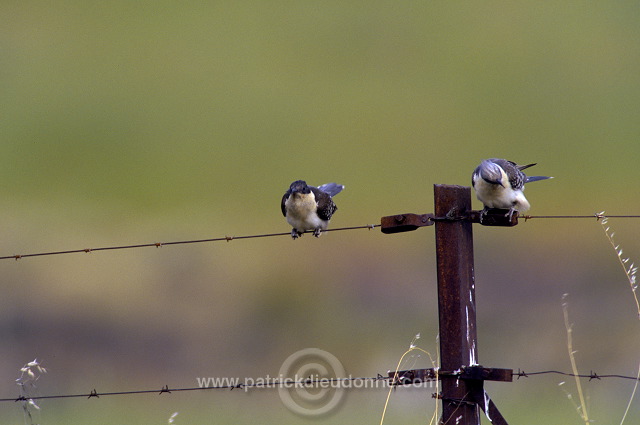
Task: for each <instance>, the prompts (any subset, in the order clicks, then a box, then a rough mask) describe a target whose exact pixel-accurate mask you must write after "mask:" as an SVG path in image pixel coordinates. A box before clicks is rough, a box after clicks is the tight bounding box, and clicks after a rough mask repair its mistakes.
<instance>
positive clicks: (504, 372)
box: [389, 366, 513, 385]
mask: <svg viewBox="0 0 640 425" xmlns="http://www.w3.org/2000/svg"><path fill="white" fill-rule="evenodd" d="M447 378H455V379H472V380H476V381H501V382H512V381H513V369H498V368H487V367H482V366H465V367H463V368H460V370H456V371H447V370H439V369H435V368H430V369H410V370H400V371H398V372H397V373H396V372H395V371H390V372H389V383H390V384H391V385H410V384H418V383H421V382H428V381H435V380H438V379H447Z"/></svg>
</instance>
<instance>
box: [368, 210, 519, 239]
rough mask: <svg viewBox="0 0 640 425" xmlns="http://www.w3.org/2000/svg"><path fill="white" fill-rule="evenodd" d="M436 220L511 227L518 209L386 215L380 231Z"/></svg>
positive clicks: (407, 228) (412, 227)
mask: <svg viewBox="0 0 640 425" xmlns="http://www.w3.org/2000/svg"><path fill="white" fill-rule="evenodd" d="M437 221H469V222H471V223H479V224H482V225H483V226H496V227H513V226H516V225H517V224H518V211H514V212H513V214H509V210H501V209H497V208H490V209H488V210H485V211H475V210H471V211H465V212H464V213H462V214H458V213H457V212H455V211H450V214H447V215H446V216H444V217H436V216H435V215H434V214H412V213H407V214H396V215H388V216H385V217H382V218H381V219H380V227H381V230H382V233H387V234H390V233H401V232H409V231H411V230H416V229H417V228H419V227H424V226H433V225H434V224H435V223H436V222H437Z"/></svg>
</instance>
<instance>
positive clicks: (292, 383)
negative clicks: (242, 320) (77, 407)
mask: <svg viewBox="0 0 640 425" xmlns="http://www.w3.org/2000/svg"><path fill="white" fill-rule="evenodd" d="M540 375H561V376H567V377H577V378H583V379H589V381H592V380H603V379H625V380H632V381H638V380H640V379H638V377H636V376H626V375H619V374H603V375H600V374H597V373H596V372H593V371H591V372H590V373H589V374H577V375H576V374H573V373H570V372H562V371H558V370H544V371H537V372H525V371H524V370H521V369H518V372H514V373H513V376H515V377H516V379H517V380H519V379H520V378H530V377H534V376H540ZM435 380H436V379H430V381H435ZM220 381H224V379H223V378H220ZM247 381H252V382H251V383H246V382H247ZM356 381H361V382H377V381H387V382H388V385H389V386H393V387H402V386H404V385H403V384H402V383H398V382H394V381H393V378H390V377H388V376H383V375H381V374H378V375H377V376H375V377H348V378H319V379H318V378H314V379H312V378H305V379H299V380H294V379H264V380H262V381H261V380H260V379H245V382H242V383H241V382H240V378H237V383H233V384H222V385H202V386H198V387H185V388H169V386H168V385H165V386H163V387H162V388H160V389H148V390H132V391H110V392H98V391H97V390H96V389H93V390H91V391H90V392H89V393H79V394H55V395H43V396H33V397H30V396H24V395H20V396H18V397H5V398H0V403H6V402H19V401H29V400H52V399H68V398H85V399H90V398H100V397H109V396H130V395H141V394H158V395H162V394H165V393H166V394H171V393H177V392H190V391H209V390H229V391H233V390H236V389H238V390H243V391H248V390H250V389H269V388H281V387H287V388H291V387H293V388H299V387H302V386H313V385H332V384H346V383H349V382H356ZM425 381H427V380H424V381H419V382H418V381H412V382H410V383H409V384H417V383H424V382H425ZM361 387H364V388H367V387H366V385H362V386H361ZM345 388H349V387H348V386H346V385H345ZM354 388H357V387H355V386H354Z"/></svg>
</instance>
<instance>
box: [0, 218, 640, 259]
mask: <svg viewBox="0 0 640 425" xmlns="http://www.w3.org/2000/svg"><path fill="white" fill-rule="evenodd" d="M519 218H522V219H523V220H524V221H525V222H527V221H529V220H533V219H583V218H590V219H594V218H595V219H596V220H598V221H599V220H602V219H604V218H640V215H607V214H604V213H595V214H591V215H520V216H519ZM376 227H381V224H365V225H362V226H350V227H336V228H333V229H327V230H324V231H323V232H338V231H344V230H358V229H369V230H371V229H375V228H376ZM303 233H313V231H310V230H308V231H306V232H303ZM277 236H291V232H278V233H263V234H256V235H243V236H223V237H217V238H207V239H194V240H182V241H169V242H151V243H142V244H129V245H116V246H105V247H99V248H81V249H70V250H61V251H46V252H37V253H31V254H13V255H5V256H0V260H20V259H23V258H29V257H45V256H52V255H65V254H79V253H86V254H89V253H91V252H99V251H116V250H124V249H136V248H153V247H155V248H161V247H163V246H170V245H188V244H197V243H213V242H231V241H233V240H239V239H258V238H270V237H277Z"/></svg>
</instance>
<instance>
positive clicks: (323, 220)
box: [280, 180, 344, 239]
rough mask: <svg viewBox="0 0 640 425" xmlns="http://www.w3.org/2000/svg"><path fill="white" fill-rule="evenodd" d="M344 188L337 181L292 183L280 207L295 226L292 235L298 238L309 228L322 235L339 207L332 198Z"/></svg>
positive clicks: (316, 235)
mask: <svg viewBox="0 0 640 425" xmlns="http://www.w3.org/2000/svg"><path fill="white" fill-rule="evenodd" d="M342 189H344V186H343V185H341V184H337V183H327V184H323V185H322V186H319V187H313V186H309V185H307V182H305V181H304V180H296V181H294V182H293V183H291V186H290V187H289V190H287V192H286V193H285V194H284V196H283V197H282V202H281V204H280V207H281V208H282V215H284V216H285V218H286V219H287V222H288V223H289V224H290V225H291V226H293V229H291V237H292V238H293V239H296V238H298V237H300V236H302V234H303V233H304V232H306V231H307V230H313V236H315V237H320V234H321V233H322V231H323V230H327V227H328V225H329V220H330V219H331V216H332V215H333V213H335V212H336V210H337V209H338V207H337V206H336V204H335V203H334V202H333V199H331V197H332V196H336V195H337V194H338V193H340V192H341V191H342Z"/></svg>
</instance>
